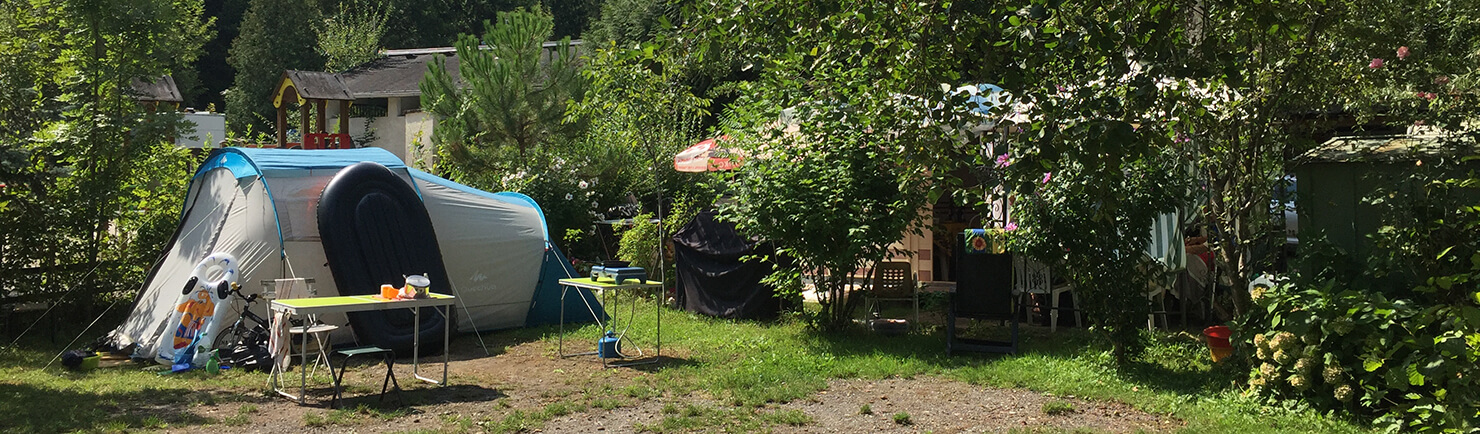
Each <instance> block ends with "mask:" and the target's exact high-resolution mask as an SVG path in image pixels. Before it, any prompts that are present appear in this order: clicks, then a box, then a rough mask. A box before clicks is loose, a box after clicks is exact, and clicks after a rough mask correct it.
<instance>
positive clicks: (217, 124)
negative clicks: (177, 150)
mask: <svg viewBox="0 0 1480 434" xmlns="http://www.w3.org/2000/svg"><path fill="white" fill-rule="evenodd" d="M181 114H182V115H183V116H184V117H185V120H186V121H189V122H194V123H195V132H193V133H189V134H178V135H176V137H175V146H179V147H182V148H215V147H216V145H217V144H219V143H221V141H222V140H226V115H224V114H220V113H181Z"/></svg>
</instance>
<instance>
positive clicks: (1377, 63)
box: [1367, 57, 1382, 69]
mask: <svg viewBox="0 0 1480 434" xmlns="http://www.w3.org/2000/svg"><path fill="white" fill-rule="evenodd" d="M1367 67H1368V68H1372V69H1377V68H1381V67H1382V58H1381V57H1374V58H1372V63H1368V64H1367Z"/></svg>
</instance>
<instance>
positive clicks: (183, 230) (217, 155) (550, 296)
mask: <svg viewBox="0 0 1480 434" xmlns="http://www.w3.org/2000/svg"><path fill="white" fill-rule="evenodd" d="M361 162H372V163H376V164H379V165H381V166H384V167H385V168H386V169H388V170H389V171H390V172H391V173H392V174H394V176H395V178H397V179H400V180H401V181H404V182H405V183H406V185H408V186H410V187H411V190H410V191H412V192H414V194H415V195H416V196H417V198H418V199H414V200H419V201H420V203H421V204H422V205H423V206H424V207H425V210H426V214H427V217H429V218H430V222H431V228H420V229H429V230H422V231H419V232H417V233H434V234H435V237H436V243H435V245H436V246H438V248H439V249H440V251H441V256H442V262H443V265H444V266H445V269H446V276H447V280H448V282H446V283H447V285H448V287H447V288H448V290H450V291H451V292H452V293H453V294H454V295H456V296H457V297H458V303H457V306H456V307H455V310H454V313H453V317H454V319H455V320H456V327H457V330H458V331H462V332H469V331H487V330H497V329H507V328H516V327H528V326H535V325H542V324H551V323H554V322H556V321H558V320H559V318H560V309H561V306H560V300H561V297H560V290H561V289H560V286H559V284H558V283H557V282H556V280H557V279H559V278H564V277H568V276H572V275H574V270H572V269H571V266H570V262H569V261H568V260H566V258H565V257H564V255H563V254H561V252H560V250H559V249H557V248H556V247H555V245H554V244H552V243H551V242H550V240H549V237H548V233H549V231H548V229H547V227H546V224H545V218H544V213H543V212H541V210H540V207H539V205H538V204H536V203H535V202H534V200H533V199H530V198H529V197H528V196H525V195H522V194H518V193H508V192H503V193H490V192H486V191H481V190H478V189H475V188H472V187H468V186H466V185H462V184H458V183H456V182H452V181H449V180H447V179H443V178H440V177H437V176H435V175H432V174H429V173H426V172H422V171H419V170H416V169H412V168H409V167H406V165H405V164H404V163H402V162H401V161H400V160H399V159H397V158H396V157H395V156H394V155H392V154H391V153H390V152H388V151H386V150H384V149H380V148H361V149H346V150H288V149H254V148H225V149H217V150H214V151H212V152H211V154H210V156H209V157H207V159H206V161H205V162H204V163H203V164H202V165H201V167H200V168H199V169H198V170H196V172H195V174H194V177H193V179H192V180H191V182H190V189H189V191H188V193H187V196H186V198H185V203H184V209H183V211H182V213H181V215H180V225H179V227H178V228H177V229H176V231H175V234H174V236H173V238H172V239H171V240H170V242H169V243H168V245H167V246H166V248H165V250H164V251H163V252H162V253H161V255H160V258H159V260H158V261H156V263H155V264H154V266H153V268H152V269H151V270H150V272H149V274H148V277H147V278H146V279H145V281H144V283H143V285H142V289H141V290H140V293H139V295H138V296H137V298H136V300H135V303H134V307H133V310H132V312H130V314H129V316H128V319H127V320H125V321H124V323H123V324H122V325H120V326H119V327H118V328H117V329H115V330H114V331H113V333H112V334H111V337H112V340H113V343H114V344H115V345H118V346H119V347H125V346H128V345H131V344H137V345H138V347H137V349H136V351H135V356H137V357H145V358H152V357H153V355H154V353H155V352H156V351H157V349H156V348H153V346H154V345H156V344H155V342H157V340H158V337H159V336H160V334H161V333H164V332H165V328H166V324H165V322H166V321H167V320H168V319H169V318H170V313H171V311H173V310H174V307H175V306H174V304H173V301H174V300H175V299H176V297H177V296H179V291H180V288H181V287H182V285H184V283H185V282H186V281H187V280H188V279H189V278H190V275H191V272H192V270H193V269H194V267H195V266H196V264H197V263H198V262H199V261H201V260H202V259H203V258H205V257H206V256H208V255H210V254H212V253H215V252H227V253H230V254H232V255H234V256H235V257H236V258H237V259H238V260H239V266H238V268H239V273H240V277H239V278H238V282H239V283H240V284H241V287H242V292H243V293H246V294H251V293H254V292H259V291H262V285H261V284H260V283H259V282H261V281H264V280H272V279H279V278H292V277H299V278H304V277H307V278H313V279H314V280H315V284H314V286H315V288H316V290H317V293H318V295H319V296H331V295H339V294H349V293H365V292H364V291H360V290H354V291H347V290H344V289H343V288H339V287H338V286H337V285H336V282H335V278H334V275H333V273H332V272H331V270H330V268H331V267H330V266H329V259H328V258H326V255H325V248H324V245H323V244H322V243H323V242H324V241H323V240H324V238H321V236H320V227H321V224H328V225H333V224H336V223H337V222H320V221H318V217H319V215H320V213H319V210H318V208H319V201H320V198H321V195H322V194H324V190H325V187H326V186H328V185H329V184H330V181H332V180H334V179H335V177H336V175H337V174H339V173H340V171H341V169H344V168H346V167H349V166H351V165H355V164H357V163H361ZM397 272H398V273H403V274H422V272H421V271H419V270H406V271H404V272H403V271H397ZM384 283H389V284H393V285H395V286H400V285H401V284H402V283H403V282H399V281H396V282H384ZM370 290H372V291H378V290H377V289H375V288H371V289H370ZM576 294H579V295H580V296H581V297H576V296H575V295H576ZM582 298H584V299H585V300H586V301H589V302H590V304H589V306H590V307H588V304H587V303H585V302H583V300H582ZM566 307H567V309H566V312H565V317H566V321H590V320H592V319H593V316H604V315H605V313H604V312H602V311H601V306H600V305H599V304H596V303H595V302H594V299H593V298H592V297H591V296H590V294H589V293H588V292H580V293H576V292H574V291H573V292H571V293H570V294H568V296H567V298H566ZM258 309H259V312H257V313H259V314H262V313H265V312H262V311H261V310H262V309H264V308H263V307H261V306H259V307H258ZM232 315H235V312H233V313H232ZM321 320H323V321H325V322H328V323H331V324H337V325H346V324H348V319H347V318H345V317H344V316H343V315H339V316H329V317H324V318H321ZM218 321H235V318H225V319H218ZM350 329H351V328H350V327H341V328H340V330H341V331H340V332H338V333H340V335H338V336H334V341H335V342H352V341H356V340H361V339H357V338H362V337H356V336H353V335H352V334H351V333H352V332H351V331H350ZM408 333H409V332H408ZM372 340H373V339H372Z"/></svg>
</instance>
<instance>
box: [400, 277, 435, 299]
mask: <svg viewBox="0 0 1480 434" xmlns="http://www.w3.org/2000/svg"><path fill="white" fill-rule="evenodd" d="M405 277H406V288H407V291H406V292H410V293H411V294H412V296H413V297H416V298H427V297H430V296H431V292H430V291H431V290H430V289H429V288H431V286H432V279H428V278H427V277H426V276H423V275H420V274H412V275H410V276H405Z"/></svg>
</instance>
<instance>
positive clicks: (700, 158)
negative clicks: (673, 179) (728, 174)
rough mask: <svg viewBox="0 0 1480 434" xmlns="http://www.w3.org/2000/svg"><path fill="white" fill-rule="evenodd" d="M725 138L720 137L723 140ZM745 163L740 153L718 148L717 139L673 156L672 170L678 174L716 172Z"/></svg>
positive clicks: (700, 143)
mask: <svg viewBox="0 0 1480 434" xmlns="http://www.w3.org/2000/svg"><path fill="white" fill-rule="evenodd" d="M724 138H725V137H720V139H724ZM743 163H745V157H744V155H743V154H741V153H740V152H738V151H736V150H733V149H728V148H723V147H720V146H719V144H718V142H717V139H709V140H705V141H702V142H699V143H695V144H694V146H690V147H689V148H688V149H685V150H683V152H679V153H678V155H675V156H673V169H674V170H677V171H679V172H718V171H723V170H734V169H736V168H739V167H740V165H741V164H743Z"/></svg>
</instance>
